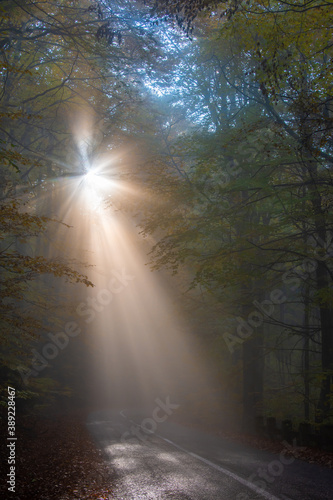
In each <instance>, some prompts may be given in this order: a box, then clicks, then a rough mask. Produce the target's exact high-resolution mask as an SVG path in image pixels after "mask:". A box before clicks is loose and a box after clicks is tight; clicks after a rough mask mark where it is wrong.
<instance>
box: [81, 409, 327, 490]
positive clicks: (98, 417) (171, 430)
mask: <svg viewBox="0 0 333 500" xmlns="http://www.w3.org/2000/svg"><path fill="white" fill-rule="evenodd" d="M167 412H168V405H165V403H164V404H163V402H162V403H161V406H160V408H158V407H157V408H156V409H155V413H154V415H152V413H151V412H150V413H145V412H142V411H133V410H132V411H129V410H123V411H121V412H115V411H99V412H95V413H92V414H91V415H90V416H89V419H88V422H87V425H88V428H89V430H90V432H91V434H92V435H93V437H94V439H95V440H96V442H97V444H98V446H100V448H101V449H102V450H103V452H104V454H105V456H106V457H107V459H108V460H109V462H110V470H112V471H114V472H115V475H114V477H113V480H112V482H113V483H114V484H115V495H116V498H117V500H222V499H223V500H332V499H333V472H332V470H330V469H328V468H324V467H320V466H318V465H315V464H308V463H305V462H301V461H298V460H296V459H294V458H293V457H290V456H288V455H285V454H284V453H281V454H280V455H274V454H272V453H268V452H264V451H260V450H255V449H252V448H248V447H245V446H243V445H240V444H237V443H233V442H230V441H229V440H225V439H222V438H219V437H216V436H212V435H210V434H205V433H203V432H198V431H197V430H193V429H190V428H187V427H184V426H182V425H179V424H176V423H173V422H170V421H169V419H168V418H167ZM152 431H153V432H152Z"/></svg>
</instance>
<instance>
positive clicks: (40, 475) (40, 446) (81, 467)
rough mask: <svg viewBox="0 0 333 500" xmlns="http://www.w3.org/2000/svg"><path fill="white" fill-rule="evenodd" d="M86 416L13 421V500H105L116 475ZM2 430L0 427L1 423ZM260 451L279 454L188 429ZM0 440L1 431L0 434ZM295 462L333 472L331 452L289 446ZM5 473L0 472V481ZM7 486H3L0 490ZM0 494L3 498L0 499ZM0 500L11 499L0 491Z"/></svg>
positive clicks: (262, 443)
mask: <svg viewBox="0 0 333 500" xmlns="http://www.w3.org/2000/svg"><path fill="white" fill-rule="evenodd" d="M85 419H86V413H85V412H73V413H70V414H69V415H66V416H59V417H53V418H37V417H25V419H24V421H23V422H17V451H16V453H17V455H16V491H15V494H13V495H12V498H13V499H15V500H28V499H31V498H43V500H111V499H113V498H114V497H113V494H112V484H113V483H114V482H115V479H116V475H115V472H114V471H112V469H111V467H110V466H109V465H108V464H107V462H106V460H105V459H104V457H103V455H102V453H101V452H100V451H99V450H98V449H97V448H96V445H95V443H94V442H93V440H92V438H91V436H90V435H89V432H88V430H87V428H86V425H85ZM3 425H4V422H3ZM187 425H189V424H188V423H187ZM190 426H192V427H197V428H200V430H202V431H206V432H207V431H208V432H211V433H214V434H217V435H219V436H220V437H222V438H225V439H230V440H233V441H236V442H241V443H243V444H244V445H247V446H251V447H254V448H258V449H261V450H267V451H271V452H273V453H279V452H280V451H281V450H282V449H285V447H284V445H283V444H282V443H280V442H272V441H270V440H268V439H263V438H254V437H251V436H247V435H245V434H236V433H234V434H226V433H221V432H220V431H219V430H218V429H211V428H210V429H209V430H208V429H205V428H204V426H203V425H194V424H193V425H190ZM1 430H2V431H3V432H2V433H1V434H2V435H3V436H5V435H6V428H4V429H1ZM4 448H5V447H4ZM289 453H290V454H292V455H294V456H295V457H296V458H298V459H300V460H305V461H307V462H309V463H317V464H319V465H323V466H326V467H331V468H333V453H330V452H326V451H322V450H319V449H312V448H298V447H290V450H289ZM1 455H2V456H0V459H1V463H2V464H5V465H6V467H5V469H8V465H7V455H8V449H4V450H3V451H2V452H1ZM7 473H8V470H7V471H3V472H2V473H1V476H2V477H6V474H7ZM4 486H5V488H6V489H7V486H6V485H5V484H4V483H3V484H2V488H3V487H4ZM1 493H4V494H5V495H4V496H3V495H1ZM0 496H2V498H11V495H9V496H8V491H5V490H2V491H1V489H0Z"/></svg>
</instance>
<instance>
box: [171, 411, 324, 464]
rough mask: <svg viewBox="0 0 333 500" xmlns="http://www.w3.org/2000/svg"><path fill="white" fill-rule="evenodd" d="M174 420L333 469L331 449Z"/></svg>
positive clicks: (228, 438)
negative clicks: (299, 444)
mask: <svg viewBox="0 0 333 500" xmlns="http://www.w3.org/2000/svg"><path fill="white" fill-rule="evenodd" d="M174 421H175V422H178V423H180V424H182V425H186V426H188V427H192V428H196V429H198V430H200V431H202V432H208V433H209V434H214V435H216V436H219V437H221V438H223V439H227V440H230V441H234V442H237V443H241V444H243V445H244V446H249V447H251V448H256V449H258V450H264V451H269V452H271V453H276V454H279V453H281V451H283V450H284V451H285V452H286V455H290V456H293V457H295V458H297V459H298V460H303V461H305V462H308V463H310V464H318V465H322V466H324V467H329V468H331V469H333V452H331V451H326V450H322V449H320V448H312V447H307V446H297V444H287V446H286V444H285V442H282V441H281V440H278V439H277V440H274V441H273V440H271V439H268V438H265V437H259V436H252V435H249V434H244V433H241V432H228V431H222V430H221V428H220V427H218V426H216V425H210V426H209V427H208V426H207V425H206V424H205V423H204V421H202V422H201V423H199V422H198V421H196V422H189V421H188V420H187V419H186V418H177V417H175V418H174ZM286 448H287V450H286Z"/></svg>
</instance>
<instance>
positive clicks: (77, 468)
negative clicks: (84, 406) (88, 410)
mask: <svg viewBox="0 0 333 500" xmlns="http://www.w3.org/2000/svg"><path fill="white" fill-rule="evenodd" d="M85 420H86V414H85V413H82V412H77V413H75V412H74V413H71V414H70V415H66V416H59V417H54V418H37V417H26V418H25V419H24V421H23V422H17V433H16V435H17V441H16V443H17V446H16V490H15V493H13V494H11V493H10V492H8V491H1V490H0V497H1V498H8V499H10V498H13V500H14V499H15V500H30V499H33V498H42V499H43V500H95V499H99V500H111V499H113V495H112V482H113V474H112V470H111V469H110V467H109V466H108V464H107V462H106V460H105V459H104V458H103V455H102V453H101V452H100V451H99V450H98V449H97V448H96V445H95V443H94V442H93V440H92V438H91V436H90V435H89V432H88V430H87V428H86V425H85ZM1 434H2V435H3V436H6V429H4V432H2V433H1ZM3 453H5V454H6V455H8V451H6V450H4V452H2V454H3ZM6 455H5V457H3V456H1V457H0V458H1V463H2V464H6V465H7V456H6ZM6 468H7V469H8V468H9V466H8V465H7V467H6ZM7 473H8V470H7V471H6V472H5V473H2V474H1V476H2V477H6V474H7ZM2 486H3V485H2ZM6 489H7V487H6ZM1 493H4V496H3V495H1Z"/></svg>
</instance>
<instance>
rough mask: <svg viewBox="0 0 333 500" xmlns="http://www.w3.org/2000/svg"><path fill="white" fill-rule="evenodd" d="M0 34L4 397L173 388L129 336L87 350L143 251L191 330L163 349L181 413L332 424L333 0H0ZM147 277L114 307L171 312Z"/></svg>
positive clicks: (249, 427)
mask: <svg viewBox="0 0 333 500" xmlns="http://www.w3.org/2000/svg"><path fill="white" fill-rule="evenodd" d="M0 50H1V95H0V118H1V124H0V160H1V161H0V190H1V191H0V228H1V232H0V238H1V239H0V243H1V246H0V265H1V277H0V280H1V292H0V293H1V301H0V308H1V320H0V321H1V333H0V342H1V354H0V381H1V387H0V389H1V393H2V396H3V402H2V409H3V410H4V409H5V408H6V406H7V400H6V398H7V388H8V387H9V386H10V387H15V388H16V404H17V409H18V411H19V412H21V414H27V415H31V414H36V413H43V412H47V411H49V410H50V409H51V411H54V409H57V411H58V410H59V409H68V408H69V407H71V405H74V406H75V407H78V406H80V405H82V406H84V405H85V404H88V405H90V404H91V405H94V404H95V405H101V404H102V402H103V401H106V400H107V401H108V403H109V404H111V405H112V404H114V405H115V406H116V405H117V404H119V405H120V406H121V405H122V404H123V403H124V400H123V399H122V398H121V397H120V396H119V398H118V399H117V397H118V396H117V397H116V396H114V397H113V396H110V397H109V399H107V398H106V399H105V380H106V379H107V380H111V382H110V384H111V388H112V389H111V392H112V391H113V392H114V393H116V392H117V391H118V392H119V393H120V392H122V391H123V392H124V391H125V392H126V391H127V396H128V398H127V399H126V404H127V403H128V401H129V400H131V398H132V396H133V395H134V394H137V386H133V383H132V381H133V380H134V379H136V378H138V379H139V378H140V377H139V374H141V375H142V380H143V382H142V380H141V379H140V380H141V384H142V385H144V386H145V389H147V387H148V385H149V384H151V385H150V386H149V389H148V390H147V391H146V392H148V393H149V391H150V394H154V397H160V398H162V395H163V394H169V393H170V391H171V389H170V387H171V386H170V387H169V386H168V387H165V388H163V389H160V388H161V387H162V386H163V380H164V379H163V377H164V376H163V375H162V368H161V374H160V377H161V380H162V382H161V385H159V381H158V380H159V379H158V376H156V378H155V380H154V383H153V382H152V381H151V379H152V378H154V377H155V375H152V374H153V373H158V368H157V367H156V366H155V365H154V362H153V361H151V366H153V365H154V368H151V369H148V368H147V369H146V372H145V371H144V370H145V369H144V368H143V366H144V365H145V364H146V363H147V365H149V363H150V361H149V359H150V360H152V359H153V354H151V358H147V357H146V356H148V355H150V354H148V355H147V354H146V353H147V349H146V347H145V348H144V347H143V346H146V345H148V340H147V341H146V342H147V344H144V342H145V341H144V340H142V341H141V347H140V346H139V347H137V350H136V353H134V354H133V359H135V360H136V361H135V363H136V364H135V363H132V362H131V361H130V360H129V359H128V356H127V352H128V351H127V347H124V345H125V343H126V342H127V340H126V339H127V335H128V336H129V335H130V334H129V333H126V334H124V335H123V336H122V338H119V339H118V340H117V339H115V340H114V343H113V344H112V345H113V347H112V349H113V357H112V356H111V357H110V358H109V361H107V362H106V364H107V365H110V366H109V367H108V368H107V370H105V369H103V370H104V371H103V370H102V369H101V371H100V373H97V374H96V371H95V369H94V366H96V364H97V365H98V363H99V361H98V360H99V359H101V357H102V356H103V349H104V352H105V351H106V350H107V348H106V347H104V348H103V340H102V341H101V339H100V338H99V335H98V334H96V335H95V336H94V335H92V330H93V329H94V328H95V329H96V330H98V328H99V327H98V326H97V323H96V321H95V320H94V316H95V315H97V313H98V314H99V311H100V310H102V309H103V310H106V309H107V308H108V307H109V305H108V304H109V302H111V300H112V299H113V296H111V292H110V291H109V290H110V289H111V290H112V293H113V294H116V293H118V291H117V290H119V291H120V289H122V288H126V287H127V284H128V283H129V285H128V288H131V286H132V285H131V281H130V280H131V279H132V278H133V276H132V274H133V270H134V271H135V272H134V275H135V276H138V275H139V274H140V273H139V270H138V267H135V266H136V264H134V260H135V257H133V256H135V248H138V249H140V250H138V252H139V253H140V252H141V254H144V255H145V262H144V263H143V266H145V270H146V271H145V272H149V273H151V274H152V275H154V276H157V277H158V278H157V279H158V280H160V282H161V283H162V288H163V287H164V289H165V290H167V291H168V296H169V297H170V300H171V302H172V305H171V306H170V311H171V312H170V315H171V316H172V318H173V320H174V321H176V318H178V317H182V318H183V320H184V323H186V329H187V331H188V337H186V338H188V339H189V340H187V341H186V342H185V341H184V342H185V344H184V345H185V347H184V346H183V347H182V346H180V340H179V339H178V340H177V339H176V333H172V334H171V333H170V344H169V345H168V341H167V338H168V337H165V338H164V337H163V342H164V343H165V344H163V346H165V347H160V352H159V353H158V359H162V358H163V352H165V353H166V354H165V359H168V361H166V362H165V366H164V365H163V366H164V368H165V370H169V371H173V377H174V378H175V379H177V380H181V375H178V374H179V373H182V369H183V367H184V366H187V365H186V363H187V361H186V359H187V358H186V356H187V355H188V356H189V358H191V359H190V361H189V364H190V365H191V370H192V371H193V373H194V372H195V373H196V375H193V377H194V379H193V378H192V379H191V377H192V376H191V373H192V371H191V370H190V369H188V370H187V372H186V373H187V375H186V377H188V378H189V379H191V380H192V383H193V386H195V387H192V389H188V386H190V385H191V384H190V383H189V384H188V385H186V384H187V382H184V385H183V386H182V388H180V387H177V391H178V392H177V397H178V398H180V400H181V402H182V405H181V409H180V414H181V413H182V412H184V415H183V416H182V418H185V419H186V418H189V417H188V415H191V418H192V420H193V421H200V420H201V421H202V420H203V419H207V422H212V425H213V423H214V425H223V426H232V425H231V424H232V423H235V422H237V428H238V429H242V430H243V431H246V432H249V433H254V432H255V431H257V430H258V426H259V427H260V425H263V419H264V418H270V417H274V418H275V419H277V420H278V421H279V422H280V421H293V422H294V423H295V425H296V424H297V425H298V424H299V423H303V424H306V425H308V426H311V429H314V431H313V432H317V431H318V429H319V428H320V426H323V425H325V426H326V429H332V427H330V425H331V424H333V396H332V387H333V335H332V332H333V286H332V279H333V261H332V256H333V210H332V204H333V181H332V165H333V135H332V131H333V91H332V89H333V71H332V70H333V42H332V2H330V1H327V0H246V1H240V0H228V1H226V2H219V1H215V0H195V1H189V0H146V1H140V0H137V1H136V0H135V1H129V0H97V1H93V0H80V1H77V0H2V1H1V2H0ZM94 170H95V174H94ZM91 171H92V173H91ZM96 172H97V173H96ZM88 184H89V186H88V187H87V185H88ZM88 188H89V189H90V188H91V189H92V190H93V191H94V192H93V193H90V195H89V196H90V197H89V199H88V198H87V197H86V198H85V201H84V200H83V195H82V193H83V191H84V190H86V191H87V189H88ZM97 191H98V200H97V198H96V192H97ZM81 195H82V196H81ZM94 197H95V198H96V200H97V201H96V200H95V198H94ZM87 200H88V203H87ZM94 200H95V201H96V203H98V204H99V208H98V209H96V210H95V209H93V204H94ZM85 204H86V205H85ZM101 206H102V211H103V213H106V214H108V213H109V214H110V213H116V214H119V215H117V217H119V218H120V219H119V220H122V219H121V218H124V220H125V219H126V221H127V222H125V223H124V224H125V225H126V224H127V226H126V227H128V228H129V227H130V228H131V229H128V231H129V232H131V234H132V236H131V237H127V236H126V237H125V236H124V235H123V233H122V229H121V228H120V225H121V224H122V223H121V222H120V223H119V226H118V225H117V224H118V223H116V222H114V229H112V224H113V223H112V222H111V223H110V224H111V225H110V226H108V227H106V225H105V222H104V218H103V217H104V215H101ZM69 213H70V215H68V214H69ZM110 217H111V216H110ZM77 221H79V222H77ZM80 224H81V225H80ZM76 226H78V227H79V229H77V228H76ZM92 227H93V228H97V227H99V228H100V229H99V231H100V232H99V233H98V234H99V236H94V235H96V234H97V233H94V232H91V231H97V229H91V228H92ZM89 231H90V232H89ZM103 231H104V233H103V235H102V236H101V233H102V232H103ZM124 231H125V230H124ZM117 235H118V236H117ZM117 237H118V239H119V241H120V240H121V241H122V247H121V250H118V253H117V255H116V251H115V250H112V247H113V245H114V246H117V243H116V242H115V239H117ZM97 238H99V239H98V240H97ZM103 245H104V246H103ZM102 247H103V248H102ZM94 252H95V253H94ZM108 252H109V255H110V258H111V256H112V259H113V261H112V263H110V266H111V267H109V268H108V270H109V271H110V273H111V274H110V273H109V274H108V278H107V279H108V280H109V281H108V283H109V288H108V294H106V292H105V290H106V285H103V284H102V280H103V279H104V278H103V277H102V276H101V274H103V272H104V271H99V274H98V269H99V268H98V265H99V262H100V263H101V262H102V260H101V259H102V258H103V259H104V262H105V263H106V262H107V258H106V256H107V254H108ZM112 252H114V253H112ZM118 254H119V257H118ZM120 254H122V255H123V256H124V257H123V259H125V254H126V255H127V256H128V257H127V259H128V262H129V261H131V262H132V263H133V266H134V267H132V268H131V267H130V266H129V268H128V269H126V270H123V271H120V268H122V264H121V263H122V262H125V260H121V256H120ZM141 254H140V255H141ZM102 255H103V257H101V256H102ZM98 259H100V260H99V261H98ZM117 262H118V263H119V265H118V264H117V265H118V268H117V269H118V271H111V268H112V269H115V267H114V266H115V265H116V264H114V263H117ZM103 265H104V264H103ZM105 266H109V264H105ZM119 266H120V267H119ZM126 267H127V265H126ZM94 269H95V270H94ZM148 270H149V271H148ZM126 273H127V274H126ZM112 276H113V277H112ZM105 279H106V278H105ZM135 279H137V278H135ZM134 281H135V280H133V282H134ZM103 283H104V282H103ZM149 283H150V282H149ZM119 284H120V285H119ZM117 286H118V289H117ZM149 286H150V291H149ZM149 286H148V284H147V290H146V289H144V288H142V290H141V292H142V295H144V294H145V293H146V294H147V297H148V299H147V301H146V302H144V301H143V302H139V299H138V301H136V302H135V300H134V299H133V301H132V302H131V303H130V305H129V306H128V307H127V306H126V304H122V305H121V306H119V307H118V310H117V311H116V312H115V313H114V317H115V318H116V319H115V320H114V321H115V324H117V325H119V324H120V323H121V322H122V321H124V320H123V319H122V318H124V317H125V316H126V314H125V312H124V311H121V309H122V308H123V309H124V310H125V309H126V307H127V309H126V310H127V314H128V315H129V316H131V308H132V310H133V311H135V307H136V306H137V307H138V308H140V309H141V310H142V309H144V308H145V306H144V304H148V303H149V304H151V305H152V308H153V309H154V308H155V312H152V313H151V314H152V315H154V314H155V316H156V318H155V316H154V321H155V322H156V324H157V323H158V321H159V319H158V314H160V321H161V324H162V323H163V322H165V323H167V322H168V321H169V320H168V319H167V315H166V316H165V318H164V317H162V312H158V311H161V310H160V309H158V307H159V306H158V304H157V302H158V300H159V297H158V293H159V292H158V291H157V288H155V290H156V305H155V297H154V291H153V289H154V286H155V285H153V282H151V285H149ZM103 287H104V288H103ZM110 287H111V288H110ZM112 287H113V288H112ZM99 288H101V290H102V291H100V292H98V294H97V295H96V296H97V297H99V299H98V300H99V302H96V301H95V302H94V301H93V298H92V297H93V296H94V295H93V294H94V293H95V294H96V293H97V290H99ZM103 290H104V292H103ZM102 292H103V293H104V295H103V293H102ZM126 293H127V291H126ZM89 294H90V295H89ZM124 294H125V292H124ZM139 295H140V292H138V296H139ZM89 297H90V298H89ZM122 297H123V292H121V293H120V292H119V300H123V298H122ZM116 300H118V299H117V297H116V298H115V299H114V305H113V307H114V308H115V309H116V308H117V304H118V303H117V302H116ZM124 300H125V299H124ZM126 300H127V299H126ZM128 300H130V299H128ZM160 301H163V298H162V296H161V297H160ZM131 304H132V305H131ZM88 306H89V307H90V308H89V307H88ZM110 307H111V306H110ZM147 307H148V306H147ZM115 309H114V310H115ZM114 310H113V311H114ZM89 314H90V316H89ZM101 314H102V313H101ZM103 314H104V313H103ZM110 314H111V313H110ZM112 314H113V313H112ZM133 314H136V313H133ZM137 314H138V316H137V318H141V316H139V313H137ZM140 314H141V313H140ZM163 314H164V313H163ZM99 317H100V316H99ZM169 317H170V316H169ZM110 321H113V320H111V319H110ZM128 321H130V320H128ZM142 321H143V322H144V320H142ZM90 323H91V328H90ZM139 323H140V321H139ZM121 324H123V323H121ZM142 324H143V323H142ZM64 325H65V326H64ZM170 325H171V323H170ZM119 328H120V327H119ZM128 328H129V327H128ZM131 328H132V329H133V328H134V329H135V327H133V326H132V325H131ZM137 328H138V336H140V335H142V336H143V335H144V333H143V331H144V327H142V329H141V330H142V332H141V330H140V328H141V327H140V324H138V327H137ZM171 329H172V330H173V331H174V332H175V331H176V328H175V329H174V328H173V327H172V328H171V327H170V328H169V330H171ZM60 331H61V332H62V333H61V334H60V333H59V332H60ZM140 332H141V333H140ZM131 335H133V336H134V333H133V331H132V330H131ZM102 336H103V335H102ZM96 338H97V340H96ZM103 338H104V337H103ZM131 338H132V337H131ZM138 338H140V337H138ZM142 338H144V337H142ZM52 342H53V343H52ZM105 342H107V341H105ZM149 342H150V341H149ZM177 342H178V344H179V346H180V347H177V346H178V344H177ZM138 343H139V341H138ZM101 345H102V347H101ZM105 345H106V344H104V346H105ZM117 345H118V347H119V350H118V354H117V352H114V350H117V347H116V346H117ZM149 345H152V346H155V352H156V351H157V350H158V349H159V344H158V341H157V340H156V343H155V344H154V341H151V343H150V344H149ZM182 345H183V344H182ZM47 346H49V347H47ZM50 346H51V347H50ZM160 346H162V340H161V342H160ZM131 349H132V347H131ZM131 349H130V350H131ZM152 349H153V347H152ZM164 349H165V351H164ZM174 350H176V351H177V355H176V357H175V358H173V357H172V351H174ZM192 351H193V352H192ZM131 352H132V351H131ZM43 353H44V354H43ZM46 353H47V354H46ZM117 357H118V361H117ZM111 358H112V359H111ZM185 358H186V359H185ZM92 360H94V361H92ZM147 360H148V361H147ZM155 361H156V360H155ZM117 363H118V365H119V366H118V365H117ZM200 363H202V364H203V365H205V366H206V370H207V372H209V377H211V378H210V379H209V380H212V381H213V382H212V383H211V384H210V383H209V382H207V384H206V385H205V383H204V382H202V385H200V384H201V382H200V380H202V379H201V376H200V373H201V372H200V370H201V368H199V365H200ZM156 364H158V362H156ZM111 365H112V366H111ZM117 366H118V368H117ZM138 366H139V368H138ZM149 366H150V365H149ZM174 366H175V368H173V367H174ZM207 366H208V368H207ZM170 367H172V368H170ZM140 370H141V371H140ZM149 370H150V371H149ZM154 370H155V371H154ZM184 370H185V371H186V369H184ZM97 371H98V370H97ZM139 372H140V373H139ZM177 377H178V378H177ZM186 377H185V375H184V379H185V378H186ZM195 377H197V379H198V380H199V382H197V381H195V380H196V379H195ZM119 378H121V379H122V384H123V385H121V384H119V382H118V381H119ZM100 379H103V382H102V383H100V382H99V381H100ZM207 380H208V379H207ZM170 383H171V382H170ZM137 384H140V381H138V382H137ZM172 384H173V385H177V383H176V381H175V380H173V382H172ZM181 384H183V382H179V385H181ZM185 386H186V387H185ZM97 387H98V389H96V388H97ZM207 387H208V389H207ZM159 390H161V392H158V391H159ZM168 391H169V392H168ZM134 399H135V398H134ZM162 399H163V398H162ZM171 399H172V398H171ZM87 402H88V403H87ZM136 403H137V400H136ZM219 422H220V424H219ZM309 428H310V427H309ZM318 432H319V431H318ZM330 433H331V434H332V431H331V430H330ZM331 434H330V436H331V439H332V435H331Z"/></svg>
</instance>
